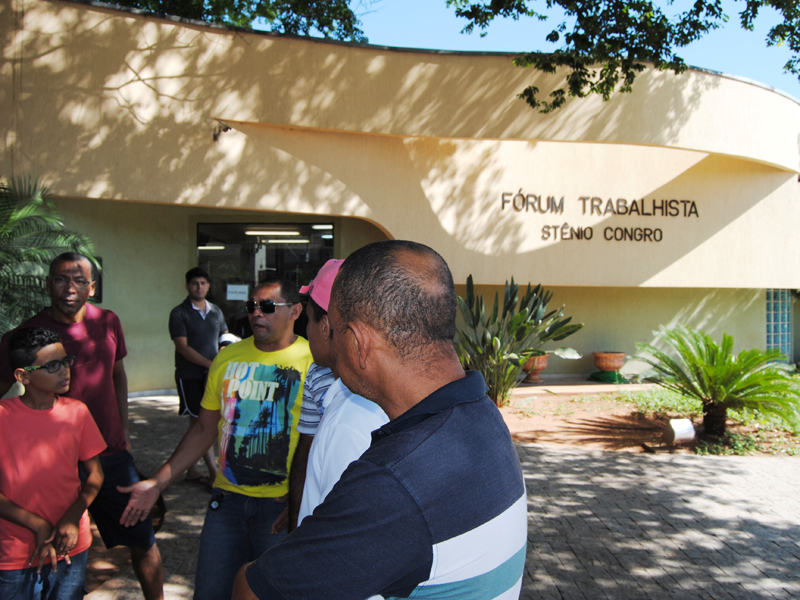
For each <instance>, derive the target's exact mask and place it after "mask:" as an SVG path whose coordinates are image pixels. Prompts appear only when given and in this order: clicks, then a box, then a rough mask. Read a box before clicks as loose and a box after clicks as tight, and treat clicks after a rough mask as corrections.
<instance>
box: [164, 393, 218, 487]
mask: <svg viewBox="0 0 800 600" xmlns="http://www.w3.org/2000/svg"><path fill="white" fill-rule="evenodd" d="M204 411H205V409H201V411H200V415H201V418H200V419H198V420H197V422H196V423H195V425H194V426H193V427H190V428H189V429H188V431H187V432H186V433H185V434H184V436H183V438H182V439H181V441H180V443H179V444H178V447H177V448H175V452H173V453H172V456H170V457H169V460H167V462H166V463H164V465H163V466H162V467H161V468H160V469H159V470H158V471H157V472H156V474H155V475H153V477H152V478H151V479H154V480H155V481H156V484H157V486H158V488H159V490H160V491H162V492H163V491H164V490H165V489H166V488H167V486H168V485H169V484H170V483H172V482H173V481H174V480H175V479H177V477H178V476H179V475H180V474H181V473H183V472H184V471H186V470H187V469H188V468H189V467H191V466H192V465H194V464H195V463H196V462H197V461H198V460H200V458H201V457H202V456H203V455H204V454H205V453H206V452H207V451H208V449H209V448H211V446H213V445H214V441H215V440H216V439H217V427H216V421H213V424H212V419H211V418H208V417H205V415H204ZM215 412H216V411H215ZM216 414H219V413H218V412H216ZM204 417H205V418H204Z"/></svg>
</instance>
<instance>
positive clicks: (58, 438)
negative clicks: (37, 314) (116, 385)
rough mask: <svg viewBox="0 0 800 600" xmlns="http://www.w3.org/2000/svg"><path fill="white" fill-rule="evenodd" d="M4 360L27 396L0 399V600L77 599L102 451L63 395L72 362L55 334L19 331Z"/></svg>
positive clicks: (77, 405)
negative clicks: (82, 470) (85, 474)
mask: <svg viewBox="0 0 800 600" xmlns="http://www.w3.org/2000/svg"><path fill="white" fill-rule="evenodd" d="M8 356H9V362H10V363H11V368H12V369H13V370H14V377H15V378H16V379H17V381H19V382H21V383H22V384H23V385H24V386H25V393H24V394H22V396H20V397H19V398H7V399H5V400H0V600H7V599H9V600H10V599H14V600H23V599H24V600H27V599H31V600H32V599H33V598H36V599H37V600H38V599H39V598H42V599H48V600H50V599H52V600H80V599H81V598H83V586H84V581H85V578H86V555H87V552H88V549H89V546H90V545H91V541H92V535H91V532H90V530H89V518H88V516H87V514H86V508H87V507H88V506H89V505H90V504H91V503H92V501H93V500H94V498H95V496H96V495H97V492H98V490H99V489H100V485H101V484H102V482H103V471H102V469H101V467H100V460H99V459H98V455H99V454H100V452H102V451H103V450H104V449H105V447H106V444H105V441H103V436H102V435H101V434H100V430H99V429H98V428H97V425H96V424H95V422H94V419H92V416H91V415H90V414H89V410H88V409H87V408H86V405H85V404H83V403H82V402H79V401H77V400H71V399H69V398H65V397H63V396H62V394H65V393H66V392H67V390H68V389H69V380H70V366H71V365H72V363H73V360H74V358H73V357H71V356H67V353H66V352H65V351H64V347H63V346H62V345H61V343H60V342H59V336H58V334H57V333H55V332H53V331H50V330H48V329H43V328H41V327H27V328H24V329H20V330H19V331H17V332H16V333H15V334H14V336H13V338H12V339H11V342H10V343H9V354H8ZM78 461H81V462H83V465H84V467H85V468H86V471H87V472H88V473H89V477H88V479H87V480H86V483H85V484H84V485H83V486H81V482H80V479H79V478H78Z"/></svg>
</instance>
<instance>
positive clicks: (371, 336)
mask: <svg viewBox="0 0 800 600" xmlns="http://www.w3.org/2000/svg"><path fill="white" fill-rule="evenodd" d="M347 327H348V329H350V331H351V332H352V333H353V345H354V347H355V348H354V349H355V352H356V358H357V359H358V366H359V367H361V368H362V369H366V368H367V363H368V361H369V359H370V356H371V354H372V352H373V351H374V349H375V332H374V331H373V330H372V328H371V327H370V326H369V325H366V324H365V323H362V322H361V321H351V322H350V323H348V324H347Z"/></svg>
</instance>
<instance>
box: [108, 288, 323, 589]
mask: <svg viewBox="0 0 800 600" xmlns="http://www.w3.org/2000/svg"><path fill="white" fill-rule="evenodd" d="M302 310H303V308H302V306H301V305H300V297H299V295H298V292H297V287H296V286H295V285H293V284H292V283H290V282H288V281H284V280H280V279H271V280H267V281H264V282H262V283H260V284H258V285H257V286H256V288H255V289H254V290H253V293H252V295H251V297H250V300H249V301H248V302H247V312H248V313H249V317H248V318H249V320H250V325H251V327H252V329H253V337H250V338H246V339H244V340H242V341H241V342H238V343H236V344H232V345H230V346H228V347H226V348H223V349H222V350H221V351H220V352H219V354H218V355H217V357H216V358H215V359H214V362H213V363H212V364H211V369H210V370H209V374H208V384H207V385H206V390H205V394H204V395H203V401H202V402H201V405H200V406H201V409H200V416H199V418H198V422H197V426H196V427H194V428H192V429H190V430H189V431H187V432H186V434H185V435H184V436H183V439H182V440H181V442H180V443H179V444H178V447H177V449H176V450H175V452H174V453H173V455H172V456H171V457H170V459H169V460H168V461H167V463H166V464H165V465H164V466H163V467H161V469H159V471H158V472H157V473H156V474H155V475H154V476H153V477H152V478H151V479H148V480H146V481H141V482H139V483H137V484H136V485H134V486H132V487H130V488H125V489H121V490H120V491H123V492H127V491H130V492H132V494H131V500H130V502H129V503H128V507H127V508H126V509H125V513H124V514H123V524H126V525H128V524H132V523H134V522H136V521H137V520H139V519H141V518H143V517H146V516H147V514H149V511H150V507H151V506H152V505H153V503H154V502H155V501H156V499H157V498H158V494H159V493H161V492H162V491H163V490H164V489H166V487H167V486H168V485H169V484H170V483H171V482H172V481H173V480H174V479H176V478H177V477H178V475H180V473H182V472H183V471H185V470H186V469H187V468H188V467H189V466H191V465H192V464H194V463H195V462H196V461H197V460H198V459H199V458H200V457H201V456H202V455H203V454H204V453H205V452H206V451H207V450H208V449H209V448H210V447H211V446H212V444H213V443H214V441H215V440H219V469H218V471H217V476H216V479H215V481H214V491H213V492H212V494H211V501H210V503H209V506H208V511H207V512H206V520H205V523H204V524H203V533H202V535H201V537H200V554H199V556H198V560H197V573H196V575H195V588H194V592H195V593H194V597H195V600H205V599H215V598H229V597H230V595H231V593H232V591H233V582H234V578H235V577H236V573H237V571H238V570H239V568H240V567H241V566H242V565H244V564H245V563H247V562H249V561H252V560H255V559H256V558H257V557H258V556H260V555H261V554H262V553H263V552H264V551H265V550H267V549H268V548H270V547H272V546H274V545H275V544H277V543H278V542H279V541H280V540H281V539H282V538H283V536H285V535H286V532H285V529H286V524H287V523H288V513H287V509H286V507H285V505H284V502H285V496H286V494H287V492H288V485H289V469H290V466H291V462H292V457H293V455H294V450H295V447H296V446H297V440H298V437H299V434H298V432H297V423H298V421H299V419H300V406H301V404H302V395H303V383H304V380H305V376H306V372H307V371H308V368H309V367H310V366H311V364H312V362H313V358H312V356H311V352H310V350H309V347H308V342H307V341H306V340H305V339H304V338H301V337H298V336H296V335H294V332H293V328H294V322H295V320H296V319H297V318H298V317H299V316H300V313H301V312H302Z"/></svg>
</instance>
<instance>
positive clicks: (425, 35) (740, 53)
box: [357, 0, 800, 101]
mask: <svg viewBox="0 0 800 600" xmlns="http://www.w3.org/2000/svg"><path fill="white" fill-rule="evenodd" d="M365 2H368V3H369V4H368V5H365V6H364V7H363V8H362V12H361V13H360V19H361V22H362V29H363V30H364V33H365V34H366V35H367V37H368V38H369V43H370V44H376V45H379V46H394V47H402V48H424V49H432V50H468V51H480V52H517V51H526V50H542V51H547V50H553V49H555V48H556V46H554V45H552V44H549V43H548V42H546V41H545V39H544V38H545V35H546V34H547V33H548V32H549V31H550V30H551V29H552V28H553V25H554V24H555V23H556V22H554V21H553V20H552V19H550V20H548V21H545V22H544V23H543V24H542V23H539V22H538V21H536V20H533V19H525V20H524V21H523V20H520V21H513V20H508V19H506V20H503V19H497V20H495V21H494V22H493V23H492V24H491V25H490V26H489V29H488V30H487V32H488V33H487V35H486V36H485V37H483V38H482V37H480V35H479V34H478V33H472V34H463V33H460V31H461V29H462V28H463V26H464V25H465V24H466V21H464V20H463V19H458V18H457V17H456V16H455V14H454V11H453V9H451V8H447V7H446V5H445V0H373V1H372V2H369V0H365ZM541 4H542V5H544V3H543V2H542V3H541ZM741 4H742V3H741V2H740V3H739V5H741ZM723 6H724V7H725V12H726V13H727V14H728V15H729V17H730V19H729V21H728V23H726V24H725V26H724V27H723V28H722V29H718V30H716V31H712V32H711V33H710V34H707V35H706V37H704V38H703V39H701V40H699V41H697V42H694V43H693V44H691V45H690V46H687V47H685V48H683V49H681V50H680V51H678V53H677V54H678V56H680V57H681V58H683V59H684V61H685V62H686V63H687V64H688V65H690V66H694V67H701V68H704V69H711V70H713V71H720V72H722V73H728V74H730V75H736V76H739V77H744V78H747V79H752V80H754V81H757V82H759V83H762V84H765V85H767V86H770V87H773V88H777V89H779V90H781V91H783V92H786V93H788V94H789V95H791V96H793V97H794V98H795V99H798V100H799V101H800V81H798V79H797V77H796V76H795V75H791V74H787V73H784V72H783V65H784V64H785V63H786V61H787V60H788V59H789V58H790V52H789V51H788V49H786V48H785V47H783V48H781V47H774V46H773V47H767V44H766V41H765V39H766V34H767V32H768V31H769V28H770V27H771V26H772V25H774V24H775V23H777V22H778V13H777V12H776V11H774V10H772V9H768V10H762V12H761V13H759V16H758V18H757V19H756V22H755V30H754V31H746V30H744V29H742V27H741V26H740V25H739V18H738V11H737V8H738V7H737V5H736V3H735V2H734V1H732V0H723ZM357 12H358V11H357Z"/></svg>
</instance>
